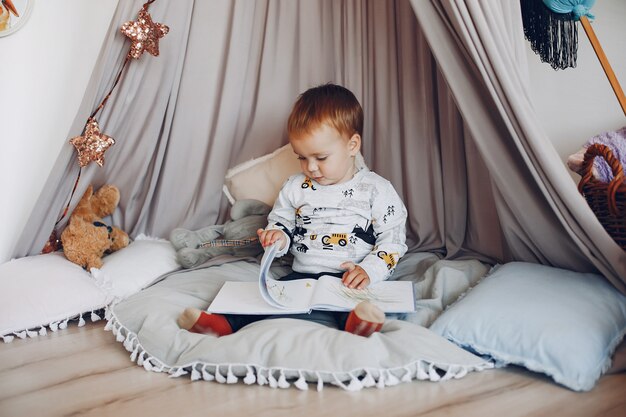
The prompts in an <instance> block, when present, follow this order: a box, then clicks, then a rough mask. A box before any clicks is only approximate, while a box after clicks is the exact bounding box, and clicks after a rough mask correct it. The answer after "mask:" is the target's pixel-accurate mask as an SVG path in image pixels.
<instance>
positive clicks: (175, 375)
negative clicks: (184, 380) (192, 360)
mask: <svg viewBox="0 0 626 417" xmlns="http://www.w3.org/2000/svg"><path fill="white" fill-rule="evenodd" d="M174 369H176V370H175V371H174ZM188 373H189V372H187V371H185V368H182V367H181V368H172V369H171V370H170V378H178V377H179V376H183V375H187V374H188Z"/></svg>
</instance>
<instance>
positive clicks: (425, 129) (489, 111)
mask: <svg viewBox="0 0 626 417" xmlns="http://www.w3.org/2000/svg"><path fill="white" fill-rule="evenodd" d="M504 3H505V4H500V2H496V1H486V2H482V1H481V2H478V1H469V0H468V1H435V0H433V1H426V0H413V1H412V4H411V3H410V2H409V1H408V0H398V1H376V0H346V1H340V2H339V1H333V0H322V1H305V0H299V1H286V0H283V1H279V0H265V1H261V0H258V1H254V2H251V1H243V0H238V1H226V0H223V1H210V2H209V1H193V0H177V1H174V0H159V1H156V2H154V3H153V4H152V5H151V6H150V8H149V12H150V14H151V15H152V17H153V20H154V21H156V22H160V23H164V24H166V25H168V26H169V27H170V32H169V34H168V35H166V36H165V37H164V38H162V39H161V41H160V51H161V55H160V56H159V57H152V56H150V55H148V54H144V56H142V57H141V58H140V59H139V60H137V61H132V62H131V63H130V65H129V67H128V68H127V73H126V74H125V75H124V77H123V79H122V81H121V82H120V84H119V85H118V86H117V88H116V90H115V92H114V93H113V96H112V97H111V99H110V100H109V103H108V104H107V105H106V107H105V108H104V111H103V112H102V114H100V115H99V116H98V117H97V119H98V121H99V122H100V125H101V128H102V131H103V132H104V133H106V134H108V135H110V136H112V137H114V138H115V139H116V140H117V143H116V144H115V145H114V146H113V147H112V148H111V149H110V150H109V151H108V152H107V153H106V156H105V158H106V162H105V166H104V168H99V167H97V166H96V165H95V164H91V165H90V166H88V167H87V168H85V169H83V172H82V177H81V180H80V183H79V186H78V189H77V192H76V195H75V197H74V199H73V202H72V205H73V204H75V203H76V201H77V200H78V199H79V197H80V195H82V192H83V191H84V190H85V188H86V187H87V185H88V184H90V183H93V184H94V185H96V186H99V185H102V184H104V183H112V184H115V185H117V186H118V187H119V188H120V190H121V193H122V200H121V204H120V207H119V209H118V210H117V211H116V213H115V214H114V215H113V218H112V223H114V224H116V225H118V226H120V227H122V228H123V229H125V230H127V231H128V232H129V233H130V235H131V236H132V237H134V236H136V235H138V234H139V233H146V234H148V235H153V236H160V237H167V236H168V235H169V232H170V231H171V230H172V229H173V228H174V227H186V228H190V229H197V228H200V227H203V226H206V225H209V224H216V223H221V222H223V221H224V220H225V219H226V217H227V213H228V207H227V202H226V199H225V198H224V197H223V196H222V193H221V188H222V183H223V178H224V174H225V172H226V171H227V169H228V168H230V167H232V166H234V165H236V164H238V163H240V162H243V161H246V160H248V159H250V158H253V157H258V156H261V155H263V154H266V153H269V152H271V151H273V150H274V149H276V148H278V147H279V146H281V145H282V144H284V143H286V142H287V138H286V133H285V124H286V119H287V116H288V113H289V110H290V108H291V105H292V103H293V102H294V101H295V99H296V97H297V95H298V94H299V93H301V92H302V91H304V90H305V89H307V88H309V87H311V86H314V85H318V84H321V83H325V82H335V83H339V84H342V85H345V86H346V87H348V88H349V89H351V90H352V91H353V92H354V93H355V95H356V96H357V97H358V98H359V99H360V101H361V103H362V105H363V107H364V111H365V126H364V135H363V136H364V137H363V154H364V156H365V159H366V161H367V163H368V165H369V166H370V167H371V168H372V169H373V170H375V171H377V172H378V173H379V174H381V175H382V176H384V177H386V178H388V179H389V180H390V181H392V182H393V184H394V185H395V187H396V189H397V190H398V192H399V193H400V195H401V196H402V197H403V199H404V201H405V203H406V205H407V208H408V210H409V219H408V227H409V241H408V243H409V245H410V249H411V250H412V251H417V250H419V251H434V252H439V253H442V254H444V255H445V256H446V257H448V258H455V259H459V258H478V259H481V260H485V261H490V262H498V261H509V260H514V259H518V260H526V261H532V262H541V263H545V264H549V265H556V266H561V267H567V268H571V269H576V270H595V269H598V270H600V271H601V272H602V273H604V274H605V275H606V276H607V277H608V278H609V279H610V280H611V282H613V283H614V284H615V285H616V286H617V287H618V288H620V289H622V290H624V285H623V282H622V281H621V279H619V277H620V276H626V273H624V271H625V268H626V267H625V262H624V256H623V254H622V255H620V254H618V253H617V252H616V251H615V248H617V246H616V245H614V244H613V246H612V245H611V243H612V241H611V240H610V238H609V237H608V236H606V235H603V233H604V231H603V229H602V228H601V226H600V225H599V224H598V223H597V221H595V219H593V215H592V214H591V212H590V211H589V210H588V209H586V204H585V203H584V200H582V198H581V197H579V196H577V195H576V194H575V193H576V192H575V187H574V184H573V183H572V181H571V179H570V178H569V176H568V175H567V173H566V171H565V168H563V165H562V164H561V163H560V160H559V158H558V156H557V155H556V152H555V151H554V149H553V148H552V145H551V144H550V143H549V142H548V141H547V140H546V138H545V135H544V134H543V133H542V132H541V131H540V129H539V128H538V126H537V122H536V121H535V119H534V114H533V112H532V108H531V106H530V104H529V103H530V101H529V98H528V88H527V76H526V69H525V68H526V66H525V61H524V60H525V52H524V47H523V46H524V45H523V42H524V40H523V34H522V33H521V19H520V12H519V5H518V4H517V2H504ZM142 4H143V2H141V1H135V0H121V1H120V2H119V6H118V9H117V10H116V13H115V15H114V17H113V19H112V22H111V26H110V29H109V32H108V35H107V37H106V39H105V42H104V44H103V45H102V49H101V54H100V56H99V58H98V62H97V64H96V69H95V71H94V73H93V76H92V79H91V81H90V84H89V86H88V88H87V91H86V92H85V98H84V100H83V103H82V104H81V107H80V109H79V110H78V112H77V117H76V120H75V123H74V125H73V126H72V129H71V131H70V133H69V137H72V136H77V135H79V134H81V130H82V128H83V126H84V123H85V121H86V118H87V116H88V115H89V113H91V111H93V109H94V108H95V107H96V106H97V104H98V103H99V102H100V100H102V98H103V97H104V95H105V94H106V92H107V91H108V90H109V89H110V87H111V85H112V83H113V80H114V78H115V75H116V74H117V70H119V68H120V66H121V65H122V62H123V60H124V57H125V54H126V52H127V50H128V43H127V41H126V40H125V38H124V36H123V35H121V34H120V33H119V27H120V26H121V25H122V23H124V22H125V21H128V20H132V19H135V17H136V13H137V11H138V10H139V9H140V8H141V6H142ZM416 15H417V19H416ZM418 21H419V24H418ZM77 171H78V164H77V162H76V158H75V154H74V150H73V148H72V147H71V145H69V144H67V145H66V146H64V147H63V149H62V151H61V154H60V155H59V158H58V160H57V163H56V165H55V168H54V169H53V172H52V173H51V175H50V178H49V180H48V182H47V184H46V186H45V188H44V191H43V193H42V195H41V196H40V198H39V200H38V202H37V204H36V207H35V210H34V211H33V213H32V215H31V219H30V221H29V223H28V226H27V228H26V229H25V230H24V232H23V235H22V237H21V239H20V241H19V242H18V244H17V246H16V248H15V251H14V256H25V255H30V254H36V253H38V252H39V251H40V250H41V248H42V246H43V244H44V242H45V241H46V239H47V237H48V235H49V233H50V231H51V230H52V228H53V226H54V223H55V220H56V219H57V218H58V217H59V215H60V213H61V211H62V209H63V207H64V206H65V204H66V202H67V198H68V196H69V193H70V191H71V187H72V185H73V184H74V180H75V178H76V174H77ZM565 179H567V181H568V183H566V181H565ZM572 205H575V206H572ZM585 216H587V217H585ZM65 220H66V219H64V220H63V221H62V222H61V223H60V224H59V225H58V227H57V228H58V230H59V231H61V230H62V228H63V226H64V222H65Z"/></svg>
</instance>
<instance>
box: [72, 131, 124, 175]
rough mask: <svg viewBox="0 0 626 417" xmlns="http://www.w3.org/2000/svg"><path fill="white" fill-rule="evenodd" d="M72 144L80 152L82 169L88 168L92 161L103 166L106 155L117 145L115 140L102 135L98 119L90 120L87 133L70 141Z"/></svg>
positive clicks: (79, 160) (79, 159)
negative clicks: (110, 148) (112, 146)
mask: <svg viewBox="0 0 626 417" xmlns="http://www.w3.org/2000/svg"><path fill="white" fill-rule="evenodd" d="M70 143H71V144H72V145H74V147H75V148H76V152H78V164H79V165H80V166H81V167H85V166H87V165H88V164H89V162H91V161H94V162H95V163H96V164H98V165H100V166H103V165H104V153H105V152H106V151H107V149H109V147H110V146H111V145H113V144H114V143H115V140H114V139H113V138H112V137H110V136H107V135H105V134H102V133H100V126H98V122H97V121H96V119H89V120H88V121H87V127H85V133H84V134H83V135H82V136H76V137H74V138H72V139H70Z"/></svg>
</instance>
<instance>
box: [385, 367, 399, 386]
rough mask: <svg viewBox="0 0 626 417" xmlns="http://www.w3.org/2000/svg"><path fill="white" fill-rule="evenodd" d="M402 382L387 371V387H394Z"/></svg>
mask: <svg viewBox="0 0 626 417" xmlns="http://www.w3.org/2000/svg"><path fill="white" fill-rule="evenodd" d="M399 383H400V380H399V379H398V377H397V376H395V375H394V374H393V373H392V372H391V371H390V370H387V378H386V379H385V385H386V386H388V387H393V386H394V385H398V384H399Z"/></svg>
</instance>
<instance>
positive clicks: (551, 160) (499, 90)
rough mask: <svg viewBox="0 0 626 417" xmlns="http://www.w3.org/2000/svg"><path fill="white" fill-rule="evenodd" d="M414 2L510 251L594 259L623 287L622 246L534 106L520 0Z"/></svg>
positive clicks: (551, 259) (557, 261) (579, 266)
mask: <svg viewBox="0 0 626 417" xmlns="http://www.w3.org/2000/svg"><path fill="white" fill-rule="evenodd" d="M411 2H412V5H413V8H414V10H415V13H416V15H417V18H418V21H419V24H420V27H421V28H422V31H423V32H424V33H425V34H426V37H427V38H428V42H429V44H430V46H431V50H432V51H433V53H434V55H435V57H436V59H437V62H438V64H439V67H440V68H441V69H442V72H443V73H444V76H445V77H446V80H447V82H448V84H449V85H450V89H451V91H452V93H453V96H454V98H455V101H456V102H457V105H458V108H459V109H460V112H461V113H462V115H463V120H464V121H465V123H467V125H468V127H469V131H470V132H471V133H472V134H473V137H474V138H475V143H476V145H477V147H478V149H479V152H480V154H481V155H482V157H483V159H484V161H485V163H486V166H487V169H488V171H489V172H490V173H491V174H492V176H491V178H492V184H493V189H494V195H495V197H496V198H495V202H496V209H497V213H498V217H499V219H500V224H501V225H503V228H502V230H503V231H504V236H505V241H506V242H507V246H508V247H509V248H510V250H511V252H512V254H513V257H514V258H515V259H535V260H537V261H539V262H541V263H546V264H551V265H556V266H560V267H565V268H570V269H576V270H588V269H589V268H590V267H591V266H592V265H593V266H594V267H595V268H597V269H598V270H599V271H601V273H603V274H604V275H605V276H606V277H607V278H608V279H609V280H610V281H611V282H612V283H613V284H614V285H615V286H616V287H617V288H618V289H620V291H622V292H625V293H626V285H625V282H626V252H624V251H622V250H621V249H620V248H619V246H617V244H615V242H613V240H612V239H611V238H610V237H609V236H608V235H607V234H606V232H605V231H604V230H603V228H602V226H601V225H600V223H599V222H598V221H597V220H596V218H595V216H594V214H593V213H592V212H591V210H590V209H589V208H588V206H587V204H586V203H585V201H584V200H583V199H582V197H581V196H580V195H579V194H578V191H577V190H576V187H575V185H574V183H573V182H572V180H571V178H570V177H569V175H568V174H567V172H566V170H565V169H564V168H563V165H562V164H561V163H560V161H559V157H558V155H557V153H556V151H555V149H554V147H553V146H552V145H551V143H550V141H549V140H548V138H547V137H546V135H545V133H544V132H543V131H542V130H541V128H540V125H539V124H538V122H537V119H536V117H535V113H534V111H533V109H532V106H531V101H530V99H529V93H528V88H527V79H526V72H525V70H524V68H527V67H526V65H525V62H524V59H523V56H524V54H523V50H522V46H523V44H522V42H523V37H522V35H521V31H522V29H521V19H520V18H519V10H518V9H519V4H518V2H500V1H495V0H491V1H483V0H480V1H479V0H451V1H443V0H432V1H422V0H411ZM505 225H506V226H505Z"/></svg>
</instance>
